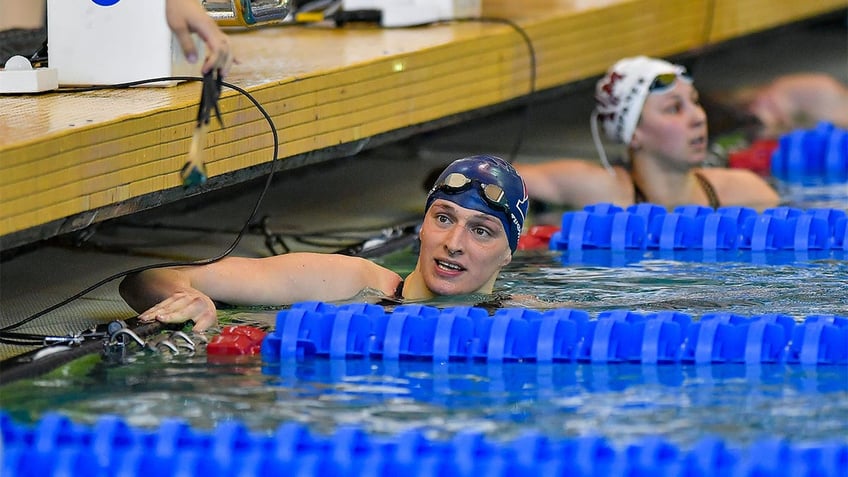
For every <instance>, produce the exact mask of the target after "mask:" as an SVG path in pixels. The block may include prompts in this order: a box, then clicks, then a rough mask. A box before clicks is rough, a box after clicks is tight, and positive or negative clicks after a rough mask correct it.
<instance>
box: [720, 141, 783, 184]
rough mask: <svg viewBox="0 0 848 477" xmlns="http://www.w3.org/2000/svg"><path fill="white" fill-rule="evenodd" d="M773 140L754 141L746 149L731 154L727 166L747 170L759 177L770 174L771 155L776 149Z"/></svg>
mask: <svg viewBox="0 0 848 477" xmlns="http://www.w3.org/2000/svg"><path fill="white" fill-rule="evenodd" d="M777 146H778V142H777V141H776V140H774V139H760V140H758V141H754V143H753V144H751V145H750V146H749V147H748V148H747V149H741V150H739V151H734V152H731V153H730V155H729V156H728V158H727V160H728V165H729V166H730V167H732V168H735V169H749V170H751V171H754V172H756V173H757V174H759V175H761V176H767V175H769V174H771V155H772V153H773V152H774V150H775V149H777Z"/></svg>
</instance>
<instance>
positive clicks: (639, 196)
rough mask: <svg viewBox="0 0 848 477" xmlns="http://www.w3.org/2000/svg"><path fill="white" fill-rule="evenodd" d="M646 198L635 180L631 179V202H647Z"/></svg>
mask: <svg viewBox="0 0 848 477" xmlns="http://www.w3.org/2000/svg"><path fill="white" fill-rule="evenodd" d="M647 201H648V198H647V197H645V193H644V192H642V189H640V188H639V186H638V185H637V184H636V181H633V203H634V204H641V203H643V202H647Z"/></svg>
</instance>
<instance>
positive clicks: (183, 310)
mask: <svg viewBox="0 0 848 477" xmlns="http://www.w3.org/2000/svg"><path fill="white" fill-rule="evenodd" d="M138 318H139V319H140V320H141V321H148V322H149V321H159V322H161V323H184V322H186V321H194V323H195V326H194V328H193V329H194V331H203V330H205V329H207V328H209V327H210V326H212V325H215V324H216V323H217V321H218V314H217V313H216V311H215V304H214V303H213V302H212V300H211V299H210V298H209V297H208V296H206V295H204V294H202V293H200V292H197V291H194V292H185V291H179V292H176V293H174V294H173V295H171V296H170V297H168V298H166V299H165V300H163V301H161V302H159V303H158V304H156V305H154V306H153V307H151V308H150V309H148V310H147V311H145V312H144V313H142V314H140V315H138Z"/></svg>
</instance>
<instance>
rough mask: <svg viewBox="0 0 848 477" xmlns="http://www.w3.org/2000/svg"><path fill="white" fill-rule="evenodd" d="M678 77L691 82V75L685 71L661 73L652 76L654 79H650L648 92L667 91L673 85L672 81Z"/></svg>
mask: <svg viewBox="0 0 848 477" xmlns="http://www.w3.org/2000/svg"><path fill="white" fill-rule="evenodd" d="M678 78H680V79H682V80H683V81H685V82H687V83H690V84H691V83H692V77H691V76H689V75H688V74H686V73H663V74H661V75H657V77H656V78H654V81H652V82H651V85H650V86H648V92H649V93H663V92H665V91H668V90H669V89H671V87H672V86H674V82H675V81H677V79H678Z"/></svg>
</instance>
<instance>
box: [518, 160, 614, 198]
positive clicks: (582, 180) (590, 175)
mask: <svg viewBox="0 0 848 477" xmlns="http://www.w3.org/2000/svg"><path fill="white" fill-rule="evenodd" d="M513 165H514V166H515V169H516V170H517V171H518V173H519V174H521V177H522V178H523V179H524V183H525V184H526V185H527V194H528V195H529V196H530V198H531V199H534V200H540V201H543V202H548V203H551V204H557V205H568V206H572V207H582V206H584V205H586V204H590V203H595V202H620V201H621V200H622V197H621V196H620V195H621V190H620V187H618V182H619V181H620V180H622V178H620V177H617V176H612V175H610V174H609V173H608V172H607V170H606V169H604V168H603V167H601V166H600V165H599V164H595V163H592V162H589V161H584V160H580V159H560V160H555V161H547V162H540V163H536V164H531V163H524V164H513ZM617 170H620V171H621V172H619V173H618V174H619V175H622V174H624V173H625V171H624V170H623V169H620V168H617Z"/></svg>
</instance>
